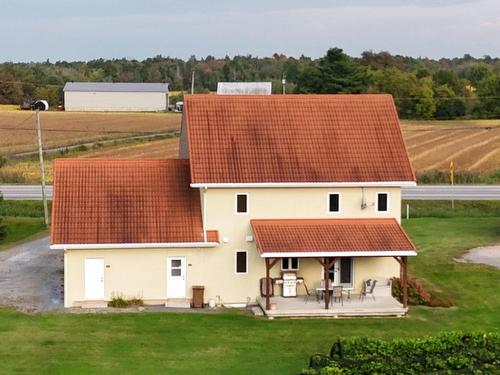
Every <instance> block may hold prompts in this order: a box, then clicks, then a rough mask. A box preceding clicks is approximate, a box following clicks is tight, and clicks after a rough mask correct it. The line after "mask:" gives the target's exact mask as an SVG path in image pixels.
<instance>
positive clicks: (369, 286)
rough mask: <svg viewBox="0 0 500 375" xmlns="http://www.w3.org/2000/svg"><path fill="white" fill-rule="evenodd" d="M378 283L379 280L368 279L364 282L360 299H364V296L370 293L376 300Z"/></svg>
mask: <svg viewBox="0 0 500 375" xmlns="http://www.w3.org/2000/svg"><path fill="white" fill-rule="evenodd" d="M376 284H377V280H367V281H365V282H363V289H361V293H360V294H359V299H360V300H364V298H365V297H366V296H368V295H371V296H372V298H373V300H374V301H375V293H374V290H375V285H376Z"/></svg>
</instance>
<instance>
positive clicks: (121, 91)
mask: <svg viewBox="0 0 500 375" xmlns="http://www.w3.org/2000/svg"><path fill="white" fill-rule="evenodd" d="M168 105H169V98H168V83H123V82H67V83H66V85H65V86H64V107H65V109H66V111H131V112H132V111H142V112H158V111H166V110H167V109H168Z"/></svg>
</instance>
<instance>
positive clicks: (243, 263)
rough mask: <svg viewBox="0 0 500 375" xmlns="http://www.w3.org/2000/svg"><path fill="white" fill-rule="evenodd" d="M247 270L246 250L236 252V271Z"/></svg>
mask: <svg viewBox="0 0 500 375" xmlns="http://www.w3.org/2000/svg"><path fill="white" fill-rule="evenodd" d="M247 272H248V260H247V252H246V251H237V252H236V273H247Z"/></svg>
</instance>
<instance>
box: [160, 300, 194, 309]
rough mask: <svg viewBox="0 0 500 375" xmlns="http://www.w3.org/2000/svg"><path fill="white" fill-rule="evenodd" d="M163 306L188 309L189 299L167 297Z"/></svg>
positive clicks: (189, 306) (189, 305)
mask: <svg viewBox="0 0 500 375" xmlns="http://www.w3.org/2000/svg"><path fill="white" fill-rule="evenodd" d="M165 307H173V308H176V309H190V308H191V301H190V300H188V299H186V298H168V299H167V302H165Z"/></svg>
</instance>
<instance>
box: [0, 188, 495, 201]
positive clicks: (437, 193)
mask: <svg viewBox="0 0 500 375" xmlns="http://www.w3.org/2000/svg"><path fill="white" fill-rule="evenodd" d="M46 191H47V196H48V197H49V199H50V198H51V197H52V186H47V190H46ZM0 193H2V194H3V196H4V198H5V199H20V200H22V199H24V200H40V199H42V194H41V188H40V186H37V185H0ZM452 198H453V199H456V200H500V185H458V186H454V187H453V188H452V187H451V186H449V185H420V186H417V187H406V188H403V199H424V200H451V199H452Z"/></svg>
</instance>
